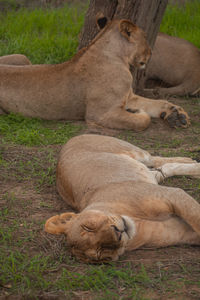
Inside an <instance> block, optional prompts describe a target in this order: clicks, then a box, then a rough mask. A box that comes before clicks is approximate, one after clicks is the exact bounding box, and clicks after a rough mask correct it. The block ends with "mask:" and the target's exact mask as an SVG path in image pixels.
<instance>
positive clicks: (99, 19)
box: [96, 13, 108, 30]
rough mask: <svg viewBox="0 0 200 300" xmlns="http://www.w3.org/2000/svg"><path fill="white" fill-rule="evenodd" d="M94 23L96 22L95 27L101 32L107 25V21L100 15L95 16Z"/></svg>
mask: <svg viewBox="0 0 200 300" xmlns="http://www.w3.org/2000/svg"><path fill="white" fill-rule="evenodd" d="M96 22H97V27H98V28H99V30H101V29H103V28H104V27H105V26H106V24H107V23H108V19H107V18H106V17H105V16H103V14H102V13H98V14H97V15H96Z"/></svg>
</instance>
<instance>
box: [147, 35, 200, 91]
mask: <svg viewBox="0 0 200 300" xmlns="http://www.w3.org/2000/svg"><path fill="white" fill-rule="evenodd" d="M152 83H153V85H157V87H155V89H153V90H151V91H149V90H146V93H147V94H149V92H152V93H154V94H155V95H157V96H165V95H179V96H182V95H195V94H197V93H200V50H199V49H198V48H197V47H195V46H194V45H193V44H191V43H189V42H188V41H185V40H184V39H180V38H177V37H173V36H169V35H167V34H163V33H160V34H158V37H157V39H156V42H155V46H154V49H153V52H152V57H151V59H150V61H149V65H148V67H147V72H146V88H150V87H151V85H152ZM160 83H161V84H162V85H163V84H164V86H163V87H162V86H161V87H159V84H160Z"/></svg>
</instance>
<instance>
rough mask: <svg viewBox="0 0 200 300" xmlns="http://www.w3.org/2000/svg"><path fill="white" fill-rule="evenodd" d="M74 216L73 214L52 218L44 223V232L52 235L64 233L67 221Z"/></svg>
mask: <svg viewBox="0 0 200 300" xmlns="http://www.w3.org/2000/svg"><path fill="white" fill-rule="evenodd" d="M75 216H76V214H75V213H64V214H61V215H57V216H53V217H51V218H49V219H48V220H47V221H46V223H45V225H44V230H45V231H46V232H48V233H52V234H61V233H65V232H66V231H67V228H68V225H69V221H70V220H71V219H72V218H74V217H75Z"/></svg>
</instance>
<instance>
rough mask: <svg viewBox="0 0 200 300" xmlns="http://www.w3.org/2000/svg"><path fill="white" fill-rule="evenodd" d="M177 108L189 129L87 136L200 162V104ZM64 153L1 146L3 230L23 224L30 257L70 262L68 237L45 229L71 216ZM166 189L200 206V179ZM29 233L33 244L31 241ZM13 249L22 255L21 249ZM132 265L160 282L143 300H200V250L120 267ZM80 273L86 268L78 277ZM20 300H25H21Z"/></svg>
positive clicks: (145, 257) (158, 126)
mask: <svg viewBox="0 0 200 300" xmlns="http://www.w3.org/2000/svg"><path fill="white" fill-rule="evenodd" d="M171 102H172V100H171ZM173 102H174V103H175V104H178V105H182V106H183V107H184V108H185V110H186V111H187V112H188V113H189V115H190V117H191V121H192V124H191V127H190V128H188V129H172V128H169V127H168V125H167V124H165V123H164V122H163V121H162V120H153V121H152V124H151V126H150V128H149V129H147V130H146V131H144V132H141V133H134V132H131V131H115V130H106V129H103V128H90V129H86V130H85V133H97V134H106V135H111V136H116V137H119V138H122V139H124V140H127V141H129V142H131V143H133V144H135V145H137V146H140V147H141V148H144V149H147V150H148V151H150V152H151V153H152V154H155V155H165V156H177V155H180V156H190V157H193V158H194V159H198V160H200V122H199V120H200V100H198V99H173ZM60 149H61V145H60V146H47V147H32V148H30V147H24V146H19V145H11V144H6V145H5V144H4V145H1V144H0V153H1V156H2V159H3V164H0V209H1V210H3V209H5V208H7V209H8V210H9V214H8V215H7V217H6V218H5V219H4V224H3V226H8V227H9V226H10V227H12V226H13V222H14V220H17V222H18V230H17V232H16V238H17V237H20V239H23V238H24V241H25V243H24V245H23V246H20V251H26V249H27V248H28V252H29V254H37V253H41V252H42V253H46V255H51V256H52V257H53V258H54V259H57V258H58V257H59V256H60V255H61V253H62V254H63V253H64V254H65V255H67V256H69V260H71V259H72V258H71V255H70V252H69V250H68V249H67V248H66V243H65V239H64V237H54V236H50V235H48V234H46V233H44V231H43V224H44V221H45V220H46V219H47V218H49V217H50V216H52V215H55V214H59V213H63V212H66V211H69V210H71V209H70V207H68V206H67V204H66V203H64V202H63V201H62V200H61V198H60V196H59V195H58V193H57V191H56V187H55V168H56V161H57V156H58V153H59V151H60ZM50 154H51V155H50ZM47 169H48V172H47ZM165 184H167V185H171V186H178V187H181V188H183V189H185V190H186V191H187V192H188V193H189V194H191V195H192V196H193V197H194V198H195V199H197V201H199V202H200V180H199V179H191V178H186V177H177V178H174V179H169V180H168V181H167V182H166V183H165ZM30 233H31V234H32V238H30V237H29V238H28V236H29V234H30ZM11 246H12V245H11ZM12 247H14V249H15V248H16V249H17V246H14V245H13V246H12ZM18 250H19V249H18ZM127 262H129V263H130V264H131V266H132V268H133V270H137V269H139V268H140V267H141V264H142V265H144V266H145V268H146V270H147V271H148V272H149V273H150V274H151V275H152V277H153V278H158V282H159V283H158V285H156V286H153V285H152V286H149V289H148V288H147V290H146V292H145V293H146V294H145V295H144V299H199V297H200V296H199V295H200V249H199V247H190V246H185V247H184V246H182V247H169V248H163V249H147V250H144V249H140V250H137V251H134V252H131V253H127V254H126V255H124V256H123V257H122V258H121V259H120V261H119V262H118V264H119V265H121V266H123V265H124V264H125V263H127ZM72 264H73V259H72ZM80 269H81V265H79V266H78V267H77V269H76V271H79V270H80ZM166 276H167V277H168V278H170V282H173V283H174V289H173V290H172V289H171V286H172V285H170V286H169V290H168V289H167V288H166V282H165V287H163V285H162V281H163V282H164V279H165V278H166ZM163 284H164V283H163ZM123 293H124V295H125V296H126V292H125V291H124V292H122V295H123ZM0 295H2V296H1V298H0V299H18V298H17V297H19V296H17V295H10V296H9V293H8V290H7V289H6V288H3V289H2V291H0ZM73 295H74V296H73V297H72V298H73V299H89V298H90V296H89V294H87V292H85V294H82V293H80V295H79V293H78V292H75V293H74V294H73ZM13 297H14V298H13ZM45 297H46V298H45ZM19 299H25V298H20V297H19ZM29 299H31V298H29ZM38 299H67V298H64V296H62V293H61V296H60V295H59V293H57V294H56V295H54V294H53V293H52V294H51V293H49V295H48V293H47V295H46V296H45V295H44V296H41V298H40V297H38ZM91 299H92V298H91ZM121 299H129V298H121ZM130 299H132V298H130ZM134 299H135V298H134Z"/></svg>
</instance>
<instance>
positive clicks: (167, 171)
mask: <svg viewBox="0 0 200 300" xmlns="http://www.w3.org/2000/svg"><path fill="white" fill-rule="evenodd" d="M158 171H161V173H162V174H163V176H164V177H165V178H167V177H172V176H177V175H188V176H192V177H196V178H200V163H192V164H191V163H190V164H189V163H188V164H187V163H186V164H184V163H167V164H164V165H163V166H161V167H160V168H159V169H158Z"/></svg>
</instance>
